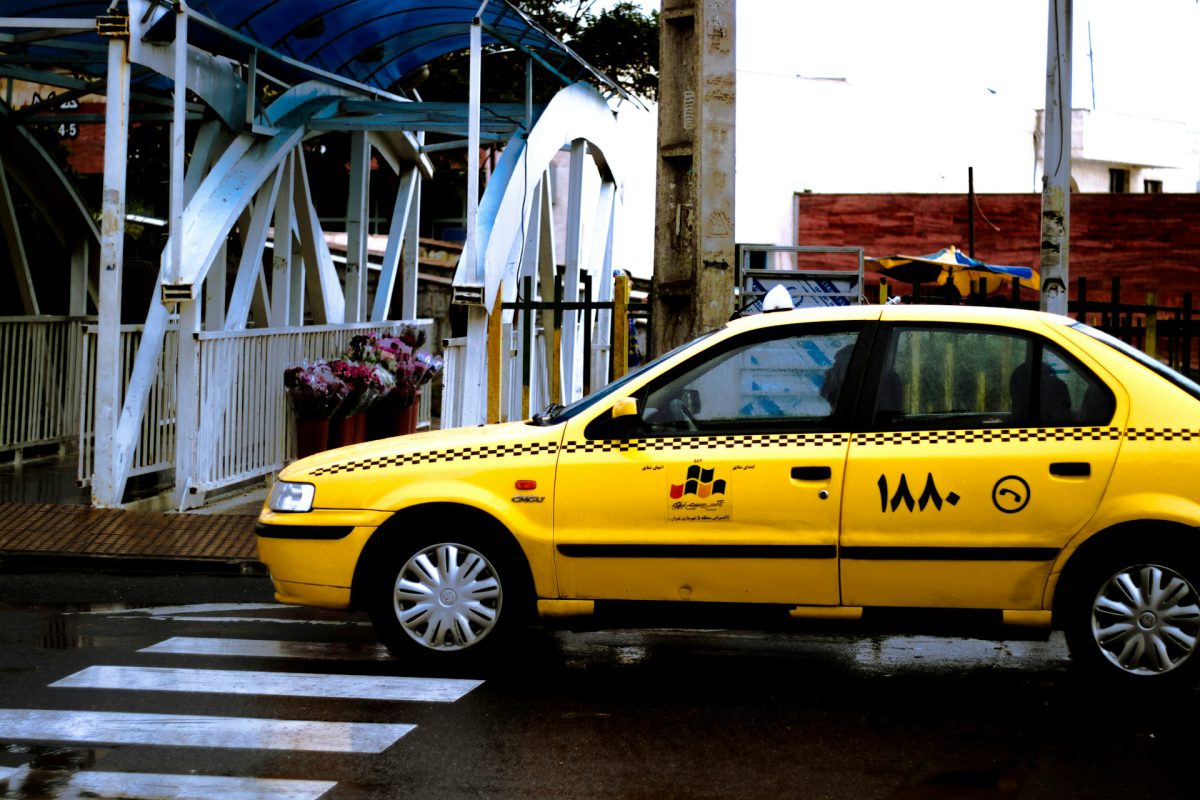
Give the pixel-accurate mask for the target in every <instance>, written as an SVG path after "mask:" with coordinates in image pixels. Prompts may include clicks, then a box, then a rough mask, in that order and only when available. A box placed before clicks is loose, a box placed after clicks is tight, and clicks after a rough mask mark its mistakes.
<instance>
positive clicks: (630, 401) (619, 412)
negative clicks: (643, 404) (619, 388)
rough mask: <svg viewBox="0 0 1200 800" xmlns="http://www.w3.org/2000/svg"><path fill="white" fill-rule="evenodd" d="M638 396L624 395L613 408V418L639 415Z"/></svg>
mask: <svg viewBox="0 0 1200 800" xmlns="http://www.w3.org/2000/svg"><path fill="white" fill-rule="evenodd" d="M637 413H638V407H637V398H635V397H622V398H621V399H620V400H618V401H617V402H616V405H614V406H613V409H612V418H613V419H619V418H621V417H629V416H637Z"/></svg>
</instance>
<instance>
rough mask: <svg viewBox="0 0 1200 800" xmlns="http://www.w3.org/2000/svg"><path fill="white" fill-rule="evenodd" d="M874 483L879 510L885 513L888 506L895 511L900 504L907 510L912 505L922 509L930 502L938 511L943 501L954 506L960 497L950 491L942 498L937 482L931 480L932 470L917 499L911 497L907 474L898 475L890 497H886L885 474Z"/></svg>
mask: <svg viewBox="0 0 1200 800" xmlns="http://www.w3.org/2000/svg"><path fill="white" fill-rule="evenodd" d="M876 485H877V486H879V510H880V511H881V512H883V513H885V514H886V513H887V511H888V508H889V507H890V508H891V510H892V511H896V510H897V509H899V508H900V505H901V504H903V505H904V507H905V508H907V509H908V510H909V511H912V510H913V508H914V507H916V508H918V509H920V510H921V511H924V510H925V507H926V506H928V505H930V504H932V505H933V507H934V508H936V509H937V510H938V511H941V510H942V503H943V502H946V503H949V504H950V505H952V506H956V505H958V501H959V500H961V499H962V498H961V497H959V496H958V495H957V494H956V493H954V492H951V493H950V494H948V495H946V497H945V499H944V500H943V499H942V495H941V493H940V492H938V488H937V484H936V483H935V482H934V480H933V473H932V472H931V473H929V474H928V476H927V477H926V478H925V489H924V491H922V492H921V498H920V499H919V500H917V499H914V498H913V494H912V492H911V491H910V490H909V488H908V476H907V475H904V474H901V475H900V483H899V485H897V486H896V492H895V494H893V495H892V496H891V498H890V499H889V497H888V479H887V475H880V476H879V481H878V483H877V484H876Z"/></svg>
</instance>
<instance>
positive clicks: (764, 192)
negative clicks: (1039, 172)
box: [598, 0, 1200, 242]
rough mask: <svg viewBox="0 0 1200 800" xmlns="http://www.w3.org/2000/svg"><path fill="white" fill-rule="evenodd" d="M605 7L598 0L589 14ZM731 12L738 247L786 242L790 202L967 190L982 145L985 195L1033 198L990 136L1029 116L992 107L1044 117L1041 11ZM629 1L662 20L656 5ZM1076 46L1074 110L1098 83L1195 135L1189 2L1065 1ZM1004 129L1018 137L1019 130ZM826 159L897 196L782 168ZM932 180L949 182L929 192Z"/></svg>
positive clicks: (1196, 71) (1008, 2)
mask: <svg viewBox="0 0 1200 800" xmlns="http://www.w3.org/2000/svg"><path fill="white" fill-rule="evenodd" d="M699 1H700V0H697V2H699ZM613 2H616V0H600V3H599V4H598V7H599V6H610V5H611V4H612V3H613ZM731 2H736V8H737V23H736V24H737V70H738V75H739V84H738V87H739V88H738V99H737V102H738V120H739V126H738V127H739V130H738V133H737V137H738V157H739V162H738V187H739V188H738V190H737V191H738V215H737V217H738V218H737V236H738V239H739V241H751V240H753V241H780V242H785V241H788V240H789V237H790V234H789V231H790V227H791V224H792V223H791V206H790V203H789V202H787V198H788V197H790V196H791V192H793V191H802V190H805V189H807V188H815V190H817V191H831V190H833V189H830V188H828V187H831V186H832V187H840V188H837V190H838V191H883V190H895V191H901V190H910V191H911V190H915V189H914V188H913V187H921V190H923V191H931V190H932V191H950V190H954V191H961V190H964V189H963V188H962V187H963V182H964V180H965V173H966V168H965V166H963V167H961V169H960V168H959V166H958V164H957V161H956V159H957V160H961V161H962V163H963V164H979V163H980V160H981V159H980V156H979V153H980V152H981V150H980V149H981V148H983V152H987V153H989V154H991V155H992V156H994V157H993V159H992V160H993V161H994V162H995V163H993V165H992V170H991V172H990V173H979V172H977V175H976V177H977V180H978V181H981V184H980V185H982V186H983V191H1000V190H1001V189H998V188H995V187H996V186H997V185H999V184H1001V181H999V180H998V179H999V178H1000V177H1002V178H1003V179H1004V181H1003V183H1002V189H1003V190H1005V191H1034V190H1035V186H1036V180H1035V173H1034V163H1033V158H1032V150H1031V148H1024V149H1023V150H1022V151H1021V154H1020V158H1019V159H1018V160H1013V158H1011V157H1010V158H1009V159H1008V160H1005V159H1004V157H1003V155H1002V154H1000V153H999V152H998V151H999V148H996V147H993V146H991V141H992V140H989V138H988V137H989V136H991V137H993V140H994V141H997V142H999V141H1010V140H1020V141H1024V139H1025V138H1027V137H1029V136H1030V135H1031V130H1030V128H1029V126H1030V125H1031V124H1032V121H1033V117H1032V115H1031V113H1030V114H1025V113H1020V112H1018V113H1004V111H1003V109H1004V108H1006V107H1007V108H1009V109H1011V110H1012V111H1014V112H1016V111H1018V110H1021V109H1023V110H1029V111H1030V112H1031V110H1032V109H1036V108H1041V107H1042V106H1043V105H1044V104H1045V95H1046V27H1047V20H1048V16H1049V2H1051V0H731ZM639 4H640V5H641V6H642V7H643V8H646V9H651V8H658V7H659V4H658V2H655V1H654V0H643V2H640V3H639ZM1089 22H1090V24H1091V25H1090V27H1091V31H1090V33H1091V51H1092V53H1093V58H1092V59H1089V57H1088V52H1089V42H1088V39H1089V30H1088V28H1089ZM1073 47H1074V52H1073V58H1074V70H1073V98H1072V100H1073V102H1072V105H1073V106H1074V107H1075V108H1092V107H1093V103H1092V91H1093V80H1092V73H1093V71H1094V75H1095V79H1094V89H1095V108H1096V110H1098V111H1106V112H1114V113H1120V114H1131V115H1136V116H1142V117H1150V118H1155V119H1162V120H1171V121H1176V122H1185V123H1188V126H1189V128H1190V129H1191V130H1192V131H1200V87H1198V86H1197V84H1198V83H1200V0H1139V1H1138V2H1134V0H1074V45H1073ZM795 76H805V77H807V78H844V79H846V81H847V82H848V83H849V84H850V85H851V86H852V87H853V88H854V89H855V91H851V92H846V91H844V87H843V89H842V90H839V89H838V86H839V85H840V84H830V83H826V82H824V81H801V82H800V83H799V84H797V82H796V81H795V80H794V77H795ZM804 87H807V88H804ZM810 103H811V105H810ZM748 105H753V106H755V107H754V108H748V107H747V106H748ZM818 117H819V118H818ZM876 120H878V125H877V126H876V125H874V124H872V123H874V122H875V121H876ZM1013 120H1017V121H1020V122H1021V125H1018V126H1017V127H1016V128H1014V127H1013V124H1014V123H1013ZM938 122H943V123H944V126H949V127H941V128H938V129H936V132H934V133H930V130H934V129H928V130H926V129H922V128H920V127H919V126H922V125H930V124H935V125H936V124H937V123H938ZM1021 126H1024V127H1021ZM1006 137H1007V138H1006ZM959 139H961V140H962V141H958V140H959ZM850 145H852V146H850ZM834 146H837V147H842V148H843V149H845V148H847V147H849V150H850V151H851V152H853V151H854V147H857V148H859V150H858V151H857V152H860V153H867V154H868V155H869V158H874V159H876V161H878V162H880V163H888V164H895V165H898V169H900V168H904V169H908V170H909V171H910V172H912V174H911V175H909V174H907V173H904V172H903V171H897V173H896V175H894V176H892V178H893V182H894V183H896V184H897V186H895V187H892V186H885V187H883V188H880V186H882V184H878V181H876V183H874V184H871V185H872V186H874V188H863V187H860V186H857V185H850V184H847V183H846V181H845V174H846V172H847V170H846V169H845V168H844V165H843V164H841V163H832V164H825V163H824V162H822V161H820V160H818V161H817V162H816V163H812V160H811V159H810V160H809V161H806V162H803V163H801V162H800V161H798V160H797V159H799V156H798V155H796V154H791V155H790V156H789V150H794V151H807V152H823V148H830V147H834ZM955 148H957V150H956V149H955ZM1025 150H1029V151H1030V152H1029V153H1026V152H1025ZM891 151H894V154H893V153H892V152H891ZM959 151H961V152H959ZM762 153H768V154H770V159H769V160H768V162H767V163H766V164H760V163H758V162H759V161H761V160H762V159H761V158H759V157H758V156H759V155H760V154H762ZM789 157H791V159H792V160H791V161H789V160H788V158H789ZM792 161H796V163H795V164H793V163H792ZM931 171H932V172H934V173H937V174H932V175H931V174H930V173H931ZM783 173H786V174H783ZM826 173H828V174H826ZM942 173H944V174H942ZM931 180H932V181H934V182H936V181H938V180H940V181H941V182H942V184H944V185H942V184H938V188H933V189H931V188H930V181H931ZM775 184H778V185H775ZM877 184H878V185H877ZM1013 185H1015V186H1017V187H1019V188H1013ZM847 186H848V187H849V188H846V187H847ZM750 187H753V191H748V190H749V189H750ZM905 187H907V188H905ZM989 187H991V188H989ZM648 194H651V195H652V192H650V193H648ZM634 195H637V193H636V192H635V193H634ZM777 195H778V197H777ZM779 198H783V199H782V200H780V199H779ZM626 202H627V203H628V202H630V196H629V194H628V193H627V196H626ZM756 204H757V205H756ZM759 206H761V207H759ZM647 213H648V214H649V216H651V217H652V216H653V212H652V211H648V212H647Z"/></svg>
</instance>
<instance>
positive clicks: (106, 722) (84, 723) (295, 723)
mask: <svg viewBox="0 0 1200 800" xmlns="http://www.w3.org/2000/svg"><path fill="white" fill-rule="evenodd" d="M415 727H416V726H415V725H404V724H393V723H384V722H316V721H313V720H288V719H256V718H251V717H202V716H188V715H185V714H126V713H122V712H112V711H42V710H36V709H0V739H3V740H5V741H18V742H47V741H52V742H71V743H75V744H95V745H106V744H151V745H163V746H170V747H220V748H246V749H251V750H310V751H319V752H326V753H382V752H383V751H384V750H386V749H387V748H389V747H391V746H392V745H393V744H395V743H396V742H397V741H398V740H399V739H400V738H401V737H403V736H405V735H406V734H408V733H409V732H410V731H412V730H413V728H415Z"/></svg>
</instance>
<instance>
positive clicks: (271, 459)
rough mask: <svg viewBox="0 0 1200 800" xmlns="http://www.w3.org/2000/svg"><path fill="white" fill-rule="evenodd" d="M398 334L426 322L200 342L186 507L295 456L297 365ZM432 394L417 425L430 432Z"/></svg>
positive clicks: (223, 336) (211, 335)
mask: <svg viewBox="0 0 1200 800" xmlns="http://www.w3.org/2000/svg"><path fill="white" fill-rule="evenodd" d="M403 328H417V329H423V330H425V332H426V334H427V335H428V334H429V333H430V332H431V330H432V328H433V323H432V321H431V320H408V321H389V322H382V323H379V322H363V323H354V324H347V325H312V326H307V327H304V328H267V329H259V330H254V329H251V330H243V331H227V332H222V331H205V332H201V333H198V334H196V339H197V342H198V344H199V357H200V373H199V392H198V396H197V397H196V399H195V402H197V403H198V404H199V406H198V410H199V413H198V415H197V419H198V420H199V430H198V431H197V436H196V438H195V441H196V442H197V445H196V450H197V452H196V453H195V468H194V472H193V475H192V477H191V479H190V480H189V482H188V483H189V487H188V488H189V495H190V498H185V503H186V504H187V505H198V504H199V503H201V502H203V497H202V495H203V494H204V493H206V492H212V491H214V490H216V489H220V488H223V487H226V486H230V485H232V484H236V483H240V482H242V481H245V480H249V479H252V478H256V477H260V476H263V475H268V474H270V473H272V472H276V471H278V470H280V469H282V468H283V466H284V464H286V463H287V461H288V460H289V459H291V458H293V457H294V455H295V450H296V448H295V434H294V424H293V419H292V412H291V408H290V407H289V405H288V400H287V396H286V393H285V391H284V386H283V371H284V368H285V367H287V366H288V365H289V364H293V363H296V362H298V361H301V360H305V359H307V360H314V359H319V358H333V357H335V356H336V355H337V354H339V353H343V352H345V350H346V348H347V346H348V345H349V343H350V339H351V338H352V337H353V336H356V335H358V334H361V333H366V332H369V331H374V332H376V333H379V334H381V335H394V334H397V333H399V332H400V330H401V329H403ZM431 409H432V402H431V400H430V392H428V391H426V392H422V393H421V403H420V405H419V406H418V407H417V427H418V429H421V428H428V427H429V425H430V412H431Z"/></svg>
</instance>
